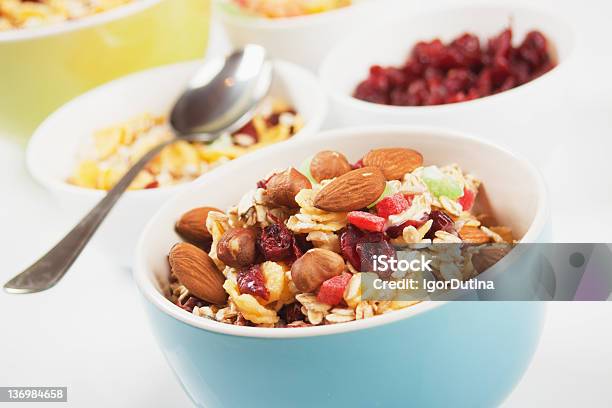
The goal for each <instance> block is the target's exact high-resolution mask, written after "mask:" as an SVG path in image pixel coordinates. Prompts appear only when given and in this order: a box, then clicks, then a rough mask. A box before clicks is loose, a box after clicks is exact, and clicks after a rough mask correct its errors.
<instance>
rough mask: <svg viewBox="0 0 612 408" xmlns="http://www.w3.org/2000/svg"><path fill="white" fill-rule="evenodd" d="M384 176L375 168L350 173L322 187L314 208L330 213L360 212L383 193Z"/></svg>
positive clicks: (364, 168) (365, 168) (363, 168)
mask: <svg viewBox="0 0 612 408" xmlns="http://www.w3.org/2000/svg"><path fill="white" fill-rule="evenodd" d="M385 185H386V182H385V176H384V175H383V174H382V172H381V171H380V169H378V168H376V167H362V168H360V169H356V170H353V171H350V172H348V173H346V174H344V175H342V176H340V177H338V178H336V179H335V180H333V181H332V182H331V183H329V184H328V185H326V186H325V187H323V188H322V189H321V190H320V191H319V192H318V193H317V195H316V196H315V198H314V205H315V207H317V208H319V209H321V210H325V211H331V212H348V211H355V210H360V209H362V208H365V207H367V206H368V205H370V204H372V203H373V202H374V201H376V200H377V199H378V198H379V197H380V195H381V194H382V193H383V191H385Z"/></svg>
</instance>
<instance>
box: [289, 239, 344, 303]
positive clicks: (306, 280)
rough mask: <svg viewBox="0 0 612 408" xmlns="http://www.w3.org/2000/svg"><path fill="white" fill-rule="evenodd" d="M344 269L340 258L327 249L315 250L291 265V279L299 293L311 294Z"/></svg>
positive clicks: (342, 260)
mask: <svg viewBox="0 0 612 408" xmlns="http://www.w3.org/2000/svg"><path fill="white" fill-rule="evenodd" d="M345 268H346V265H345V264H344V259H343V258H342V256H340V255H338V254H337V253H335V252H332V251H328V250H327V249H320V248H315V249H311V250H309V251H308V252H306V253H305V254H304V255H302V256H301V257H300V258H299V259H298V260H297V261H295V262H294V263H293V266H291V279H292V280H293V283H294V284H295V287H296V288H297V289H298V290H299V291H301V292H308V293H312V292H314V291H315V290H317V288H318V287H319V286H321V284H322V283H323V282H325V281H326V280H328V279H330V278H333V277H334V276H337V275H340V274H341V273H342V272H344V270H345Z"/></svg>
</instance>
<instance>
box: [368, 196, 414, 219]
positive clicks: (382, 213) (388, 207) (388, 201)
mask: <svg viewBox="0 0 612 408" xmlns="http://www.w3.org/2000/svg"><path fill="white" fill-rule="evenodd" d="M409 207H410V203H408V200H406V198H405V197H404V195H403V194H401V193H397V194H393V195H392V196H389V197H385V198H383V199H382V200H380V202H379V203H378V204H376V213H377V214H378V216H379V217H382V218H389V216H390V215H395V214H399V213H401V212H402V211H405V210H407V209H408V208H409Z"/></svg>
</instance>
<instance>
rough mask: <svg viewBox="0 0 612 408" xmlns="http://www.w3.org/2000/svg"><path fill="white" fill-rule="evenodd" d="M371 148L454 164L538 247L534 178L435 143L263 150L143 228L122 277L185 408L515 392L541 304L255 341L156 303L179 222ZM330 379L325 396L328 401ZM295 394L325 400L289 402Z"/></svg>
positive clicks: (476, 153) (451, 307)
mask: <svg viewBox="0 0 612 408" xmlns="http://www.w3.org/2000/svg"><path fill="white" fill-rule="evenodd" d="M383 146H406V147H411V148H414V149H417V150H419V151H420V152H421V153H423V156H424V158H425V163H429V164H434V163H435V164H447V163H458V164H460V165H461V166H462V167H463V169H464V170H466V171H469V172H472V173H474V174H475V175H477V176H478V177H480V178H481V179H482V180H483V183H484V184H483V185H484V189H485V191H486V193H487V197H488V198H489V199H490V203H491V205H492V207H493V209H494V211H495V214H496V216H497V217H498V219H499V221H500V222H501V223H503V224H505V225H509V226H511V227H512V228H513V230H514V231H515V232H516V234H517V236H520V237H522V239H523V241H525V242H537V241H539V240H541V239H546V237H545V234H546V229H547V224H548V220H549V210H548V203H547V192H546V188H545V186H544V182H543V180H542V177H541V175H540V174H539V173H538V172H537V171H536V170H535V169H534V167H533V166H532V165H530V164H529V163H528V162H526V161H525V160H523V159H520V158H518V157H516V156H515V155H513V154H512V153H509V152H508V151H505V150H503V149H500V148H497V147H495V146H493V145H491V144H488V143H485V142H482V141H479V140H476V139H473V138H471V137H467V136H465V135H463V134H460V133H456V132H451V131H447V130H441V129H428V128H415V127H401V128H398V127H375V128H360V129H357V128H355V129H341V130H335V131H330V132H325V133H322V134H320V135H318V136H316V137H313V138H303V139H301V140H296V141H294V142H292V143H286V144H281V145H277V146H272V147H271V148H269V149H266V150H262V151H259V152H255V153H254V154H252V155H249V156H246V157H244V158H242V159H240V160H236V161H234V162H232V163H229V164H228V165H226V166H223V167H222V168H220V169H219V170H218V171H216V172H213V173H209V174H206V175H204V176H203V177H201V178H200V179H199V180H197V181H196V182H194V183H192V184H191V185H189V189H186V190H184V191H182V192H181V193H180V194H179V195H177V196H176V197H174V198H173V199H172V200H170V201H169V202H168V203H166V204H165V205H164V207H163V208H162V209H161V210H160V211H159V212H158V213H157V214H156V215H155V216H154V217H153V219H152V220H151V221H150V222H149V224H148V225H147V227H146V228H145V230H144V232H143V234H142V235H141V237H140V239H139V242H138V246H137V250H136V257H135V266H134V274H135V280H136V283H137V285H138V287H139V289H140V291H141V292H142V294H143V295H144V298H145V304H146V312H147V314H148V316H149V320H150V322H151V325H152V327H153V332H154V334H155V336H156V337H157V340H158V342H159V344H160V347H161V348H162V351H163V352H164V354H165V356H166V358H167V360H168V362H169V364H170V365H171V366H172V368H173V371H174V372H175V373H176V374H177V376H178V378H179V380H180V381H181V383H182V385H183V387H184V389H185V390H186V391H187V393H188V394H189V396H190V397H191V398H192V400H193V401H194V403H196V404H197V405H198V406H207V407H225V406H253V403H254V402H253V398H255V401H256V402H257V403H258V404H257V406H263V405H266V406H269V405H271V404H272V403H273V402H274V404H276V405H275V406H292V407H310V406H321V407H327V406H344V405H347V406H375V405H376V406H398V405H401V404H400V403H399V401H402V400H405V398H406V396H407V395H410V401H411V404H412V405H414V406H496V405H498V404H499V403H500V402H501V400H503V398H504V396H505V395H507V394H508V393H509V392H510V390H511V389H512V387H513V386H514V384H515V383H516V382H517V381H518V380H519V378H520V377H521V375H522V372H523V371H524V370H525V369H526V366H527V364H528V362H529V360H530V358H531V353H533V350H534V347H535V344H537V339H538V337H539V333H540V327H541V326H540V325H541V316H542V309H543V307H544V306H543V304H542V303H538V302H486V303H477V302H446V303H445V302H426V303H421V304H419V305H417V306H415V307H413V308H409V309H404V310H401V311H397V312H394V313H389V314H385V315H383V316H377V317H374V318H370V319H365V320H360V321H354V322H350V323H345V324H338V325H328V326H318V327H308V328H294V329H292V328H289V329H280V328H279V329H268V328H257V327H241V326H232V325H228V324H224V323H219V322H215V321H211V320H207V319H204V318H200V317H196V316H194V315H192V314H190V313H188V312H186V311H184V310H182V309H180V308H179V307H177V306H176V305H174V304H172V303H171V302H170V301H168V300H167V299H166V298H165V297H164V295H163V294H164V291H165V290H166V289H167V287H168V277H169V268H168V261H167V254H168V251H169V250H170V248H171V247H172V246H173V245H174V244H175V243H176V242H179V241H180V238H179V237H178V235H177V234H176V233H175V231H174V228H173V226H174V223H175V222H176V220H177V218H178V217H180V215H181V214H182V213H184V212H185V211H187V210H189V209H191V208H194V207H197V206H202V205H212V206H216V207H219V208H228V207H229V206H231V205H234V204H235V203H236V202H237V201H238V200H239V199H240V197H241V196H242V195H243V193H244V192H245V191H247V190H249V189H252V188H253V186H254V185H255V183H256V181H257V180H259V179H261V178H262V177H264V176H265V175H266V174H268V173H269V172H270V171H271V170H272V169H274V168H284V167H287V166H298V165H299V164H300V163H301V162H302V161H303V160H304V158H305V157H308V156H310V155H312V154H314V153H316V152H317V151H320V150H324V149H333V150H338V151H341V152H343V153H345V154H346V155H347V157H348V158H349V160H352V161H356V160H358V159H359V158H361V157H362V156H363V155H364V154H365V153H366V152H367V151H369V150H370V149H372V148H375V147H383ZM534 319H535V320H534ZM365 329H368V330H365ZM449 344H453V347H448V345H449ZM415 350H417V352H415ZM441 350H444V352H443V356H441V354H440V353H441ZM432 361H433V362H435V363H434V364H432ZM499 367H504V370H501V372H500V370H499ZM364 368H365V369H366V370H367V372H378V373H384V374H385V375H374V376H370V377H371V378H369V379H368V387H369V391H368V392H359V389H358V388H355V387H356V384H358V385H357V387H359V386H360V385H359V384H361V382H360V380H359V379H363V376H364ZM321 373H325V375H321ZM476 376H483V378H488V379H489V380H487V386H486V387H484V388H482V387H476V388H474V387H472V386H471V384H472V382H473V378H474V377H476ZM330 379H333V383H334V385H335V386H333V387H329V381H330ZM389 381H391V385H390V384H389ZM236 384H240V387H239V389H237V390H236V388H235V387H236ZM270 384H275V385H274V386H273V387H270V386H269V385H270ZM295 384H309V387H311V389H316V390H323V389H324V390H326V391H325V392H318V393H317V392H314V393H305V394H304V395H301V394H300V395H298V396H296V394H295V391H294V390H295ZM274 404H272V405H274Z"/></svg>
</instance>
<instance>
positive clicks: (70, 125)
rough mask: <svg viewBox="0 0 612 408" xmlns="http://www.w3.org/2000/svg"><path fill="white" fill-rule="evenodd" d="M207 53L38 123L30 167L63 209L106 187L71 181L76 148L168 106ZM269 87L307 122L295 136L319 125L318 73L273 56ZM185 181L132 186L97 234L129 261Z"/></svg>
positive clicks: (123, 82)
mask: <svg viewBox="0 0 612 408" xmlns="http://www.w3.org/2000/svg"><path fill="white" fill-rule="evenodd" d="M200 64H201V61H194V62H189V63H181V64H175V65H169V66H165V67H161V68H156V69H152V70H148V71H144V72H141V73H137V74H134V75H130V76H127V77H124V78H121V79H119V80H116V81H113V82H110V83H108V84H106V85H103V86H101V87H99V88H96V89H94V90H92V91H90V92H88V93H86V94H84V95H82V96H80V97H78V98H76V99H74V100H73V101H71V102H70V103H68V104H66V105H65V106H63V107H62V108H60V109H59V110H58V111H56V112H55V113H53V114H52V115H51V116H50V117H49V118H48V119H47V120H45V121H44V122H43V124H41V126H40V127H39V128H38V129H37V130H36V132H35V133H34V135H33V137H32V139H31V140H30V143H29V145H28V149H27V166H28V168H29V170H30V173H31V174H32V176H33V177H34V179H36V181H38V182H39V183H40V184H41V185H43V186H44V187H45V188H47V189H48V190H49V191H50V192H51V193H52V194H53V195H54V196H55V197H56V198H57V199H58V200H59V204H60V206H61V208H62V210H64V211H71V212H74V213H75V221H77V220H78V217H77V216H76V215H77V214H78V215H79V216H80V215H84V213H85V211H87V210H89V209H90V208H92V207H93V206H94V205H95V204H96V203H97V202H98V201H99V200H100V199H101V198H102V197H103V196H104V194H105V193H104V192H103V191H100V190H92V189H86V188H81V187H77V186H74V185H71V184H69V183H67V182H66V179H67V178H68V176H69V175H70V174H71V172H72V171H73V169H74V166H75V165H76V160H77V152H78V150H79V148H80V146H82V145H83V144H84V143H86V142H87V140H88V139H89V138H91V137H92V134H93V132H94V131H95V130H97V129H100V128H104V127H106V126H109V125H113V124H116V123H120V122H122V121H124V120H128V119H130V118H132V117H134V116H138V115H140V114H142V113H147V112H150V113H152V114H165V113H166V112H168V111H169V110H170V109H171V107H172V105H173V103H174V101H175V99H176V98H177V96H178V95H179V94H180V93H181V92H182V90H183V89H184V87H185V85H186V83H187V82H188V81H189V79H190V78H191V77H192V76H193V74H194V72H195V71H196V70H197V69H198V67H199V66H200ZM271 94H272V95H276V96H279V97H282V98H283V99H285V100H286V101H287V102H289V103H290V104H292V105H293V106H294V107H295V109H296V110H297V111H298V112H299V113H300V114H301V115H302V116H303V118H304V120H305V127H304V128H303V129H302V130H301V131H300V132H299V133H297V134H296V135H295V136H294V138H301V137H307V136H310V135H312V134H313V133H316V132H317V131H318V130H319V128H320V126H321V124H322V122H323V120H324V118H325V115H326V111H327V102H326V98H325V95H324V93H323V91H322V90H321V89H320V87H319V85H318V83H317V81H316V78H315V77H314V76H313V75H312V74H311V73H309V72H308V71H306V70H305V69H303V68H301V67H298V66H296V65H293V64H291V63H286V62H275V63H274V82H273V85H272V89H271ZM183 187H184V185H180V186H173V187H167V188H159V189H150V190H143V191H128V192H126V193H125V194H124V196H123V197H122V198H121V200H120V201H119V202H118V203H117V205H116V207H115V209H114V210H113V211H112V212H111V213H110V214H109V217H108V219H107V220H106V221H105V222H104V224H103V225H102V226H101V227H100V228H101V229H100V231H99V232H98V234H97V235H96V237H95V239H96V240H98V242H100V243H101V244H103V245H104V246H105V247H106V248H107V249H108V252H109V254H110V255H111V256H113V257H114V258H116V259H117V260H118V261H119V262H121V263H122V264H123V265H129V263H130V262H131V258H132V254H133V250H134V245H135V242H136V239H137V237H138V234H139V233H140V231H141V230H142V228H143V227H144V225H145V223H146V221H147V220H148V219H149V218H151V216H152V215H153V214H154V213H155V211H156V210H157V208H158V207H159V206H160V205H161V204H162V203H163V202H164V201H165V200H166V199H167V198H168V197H170V196H172V195H173V194H174V192H175V191H176V190H179V189H181V188H183Z"/></svg>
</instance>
